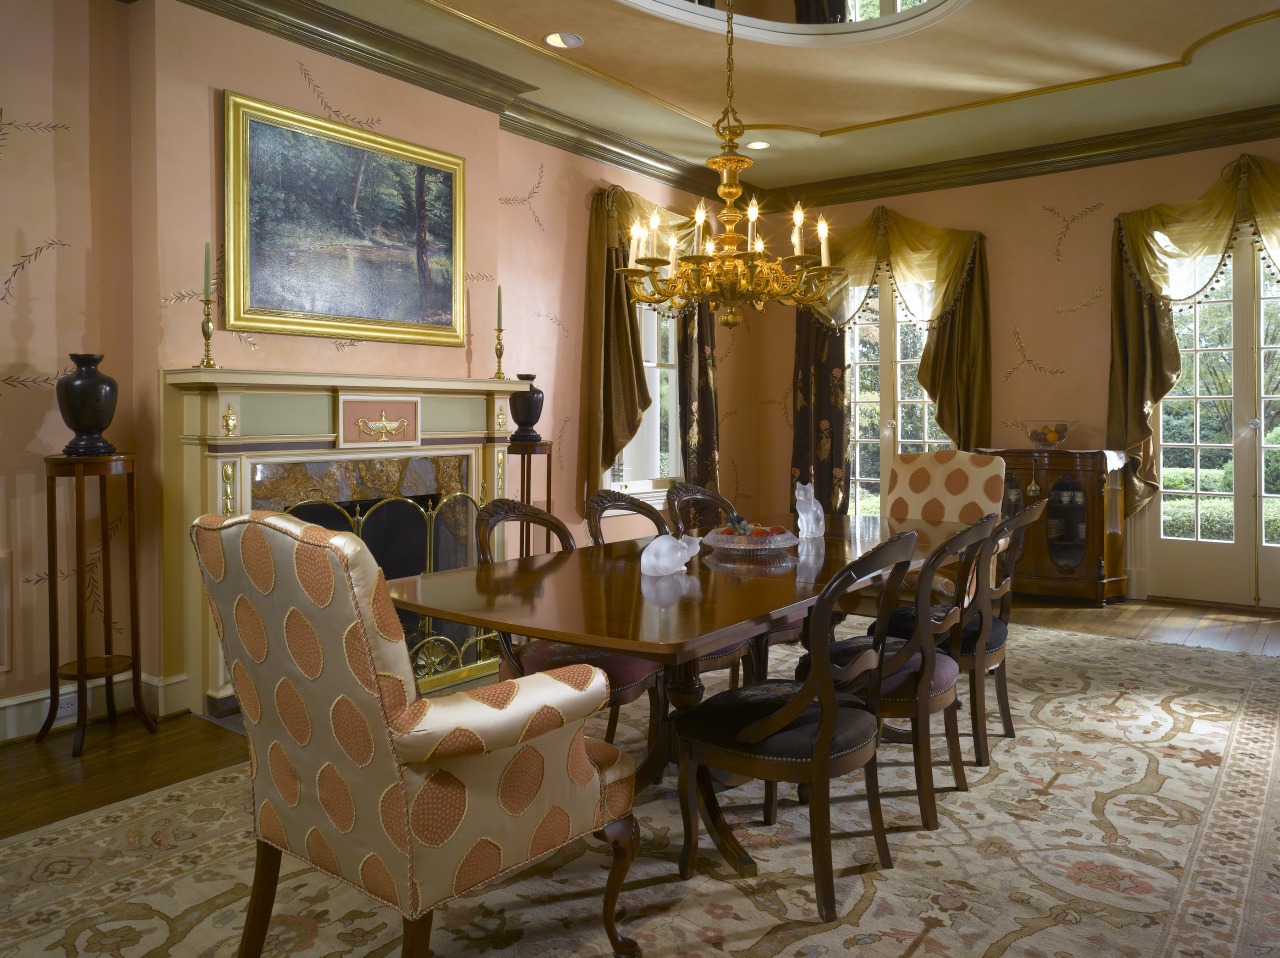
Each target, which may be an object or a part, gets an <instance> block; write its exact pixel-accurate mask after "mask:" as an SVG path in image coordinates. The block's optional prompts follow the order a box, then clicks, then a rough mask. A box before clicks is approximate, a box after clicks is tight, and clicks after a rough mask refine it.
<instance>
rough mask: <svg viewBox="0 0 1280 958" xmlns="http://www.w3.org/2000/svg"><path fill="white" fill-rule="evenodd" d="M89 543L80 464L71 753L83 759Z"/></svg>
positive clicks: (85, 709) (85, 708)
mask: <svg viewBox="0 0 1280 958" xmlns="http://www.w3.org/2000/svg"><path fill="white" fill-rule="evenodd" d="M88 566H89V543H88V536H87V535H86V533H85V517H84V468H83V467H82V466H79V465H77V466H76V736H75V741H74V742H73V743H72V745H71V756H72V757H73V758H79V757H80V753H81V751H83V750H84V730H85V726H86V725H87V724H88V722H89V716H88V712H89V689H88V683H89V677H88V675H86V674H85V673H86V670H87V669H88V667H89V663H88V661H87V658H86V657H87V655H88V635H87V633H88V630H89V624H88V623H87V622H86V621H85V612H86V609H85V597H86V593H87V592H88V586H89V568H88Z"/></svg>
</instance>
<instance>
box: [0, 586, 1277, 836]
mask: <svg viewBox="0 0 1280 958" xmlns="http://www.w3.org/2000/svg"><path fill="white" fill-rule="evenodd" d="M1013 615H1014V621H1015V622H1018V623H1021V624H1023V625H1040V626H1046V627H1049V628H1055V629H1067V630H1070V631H1075V632H1092V633H1096V634H1099V635H1115V636H1127V637H1132V638H1139V639H1146V640H1148V641H1151V642H1161V643H1172V644H1175V645H1188V646H1201V647H1204V648H1212V649H1221V650H1223V651H1227V652H1239V653H1244V654H1247V655H1272V656H1280V612H1277V611H1275V610H1271V611H1266V612H1259V611H1254V610H1245V609H1226V608H1216V607H1208V606H1200V605H1183V604H1179V603H1173V602H1122V603H1118V604H1115V605H1110V606H1107V607H1105V608H1101V609H1099V608H1094V607H1092V606H1085V605H1079V604H1074V603H1065V602H1053V601H1050V600H1043V599H1026V598H1019V599H1017V600H1015V604H1014V613H1013ZM247 758H248V751H247V748H246V745H245V740H244V738H243V737H242V736H240V735H237V734H236V733H234V732H231V731H228V730H227V729H225V728H222V727H221V726H219V725H215V724H214V723H212V722H208V721H206V720H204V719H202V718H197V717H196V716H192V715H183V716H179V717H176V718H173V719H170V720H168V721H165V722H162V723H161V724H160V729H159V731H158V732H157V733H156V734H155V735H149V734H148V733H147V732H146V730H145V729H143V727H142V725H141V724H140V723H139V722H137V721H135V720H134V719H133V718H132V716H130V715H128V714H127V713H123V714H122V715H121V717H120V720H119V722H117V723H116V724H115V725H114V726H112V725H109V724H107V723H105V722H100V723H97V724H94V725H92V726H91V727H90V728H89V731H88V733H87V736H86V739H85V748H84V754H83V755H81V757H80V758H78V759H75V758H72V757H71V734H70V733H69V732H61V733H55V734H54V735H51V736H50V737H49V738H47V739H46V740H45V741H44V742H43V743H42V744H40V745H37V744H36V743H35V742H33V741H29V740H28V741H22V742H15V743H12V744H9V745H4V746H0V783H2V785H0V838H3V837H6V836H9V835H15V834H18V833H20V832H24V831H28V830H29V829H32V828H37V827H39V826H41V825H47V824H50V823H52V822H56V821H60V820H61V819H64V818H68V817H70V816H72V815H78V814H80V813H82V812H87V811H92V810H93V809H95V808H100V807H102V806H103V805H110V804H111V803H113V802H119V801H123V800H125V799H128V798H132V797H134V796H137V795H141V794H143V793H145V792H149V791H151V790H153V789H156V788H161V787H163V786H165V785H171V784H174V783H176V782H181V781H183V780H185V779H188V778H192V777H194V776H196V775H203V774H205V773H207V772H213V771H217V770H219V769H223V768H229V767H230V766H232V765H236V764H238V763H240V762H243V761H246V760H247Z"/></svg>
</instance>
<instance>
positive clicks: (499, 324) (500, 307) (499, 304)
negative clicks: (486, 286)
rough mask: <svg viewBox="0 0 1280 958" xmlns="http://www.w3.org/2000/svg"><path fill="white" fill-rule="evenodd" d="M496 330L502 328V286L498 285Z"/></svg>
mask: <svg viewBox="0 0 1280 958" xmlns="http://www.w3.org/2000/svg"><path fill="white" fill-rule="evenodd" d="M498 330H499V331H501V330H502V287H501V286H499V287H498Z"/></svg>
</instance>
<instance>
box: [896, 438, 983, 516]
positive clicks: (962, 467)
mask: <svg viewBox="0 0 1280 958" xmlns="http://www.w3.org/2000/svg"><path fill="white" fill-rule="evenodd" d="M886 499H887V502H888V505H889V509H888V513H889V518H891V519H907V518H912V517H919V518H922V519H928V520H931V521H934V522H963V523H964V524H965V525H972V524H973V523H975V522H977V521H978V520H979V519H981V518H982V517H983V516H986V515H990V514H991V513H993V512H995V513H998V512H999V511H1000V503H1001V502H1002V501H1003V499H1004V460H1003V459H1001V458H1000V457H999V456H984V455H982V454H981V453H976V452H957V451H956V450H954V449H940V450H938V451H937V452H913V453H906V454H904V455H901V456H896V457H895V458H894V460H893V462H892V464H891V465H890V466H889V486H888V490H887V493H886Z"/></svg>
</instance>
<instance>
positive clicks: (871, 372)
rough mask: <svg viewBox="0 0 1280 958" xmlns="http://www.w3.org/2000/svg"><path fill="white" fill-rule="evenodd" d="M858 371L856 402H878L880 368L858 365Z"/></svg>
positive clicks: (877, 366) (871, 365)
mask: <svg viewBox="0 0 1280 958" xmlns="http://www.w3.org/2000/svg"><path fill="white" fill-rule="evenodd" d="M856 369H857V370H858V395H857V397H856V398H857V401H858V402H874V403H878V402H879V401H880V367H879V365H873V364H869V363H868V364H859V365H858V366H857V367H856Z"/></svg>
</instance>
